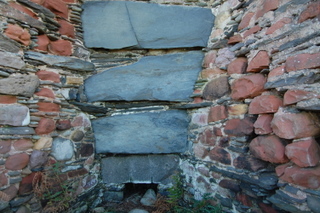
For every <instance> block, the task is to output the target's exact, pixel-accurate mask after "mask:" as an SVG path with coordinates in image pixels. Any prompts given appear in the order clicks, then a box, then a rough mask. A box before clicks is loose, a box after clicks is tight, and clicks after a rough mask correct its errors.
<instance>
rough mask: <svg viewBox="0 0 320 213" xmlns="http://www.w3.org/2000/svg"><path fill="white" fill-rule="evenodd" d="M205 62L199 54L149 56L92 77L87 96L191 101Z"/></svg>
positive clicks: (120, 99)
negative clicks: (202, 64)
mask: <svg viewBox="0 0 320 213" xmlns="http://www.w3.org/2000/svg"><path fill="white" fill-rule="evenodd" d="M202 60H203V53H202V52H199V51H192V52H187V53H175V54H167V55H163V56H147V57H144V58H141V59H140V60H139V61H138V62H136V63H134V64H131V65H128V66H123V67H117V68H112V69H109V70H106V71H104V72H101V73H99V74H97V75H93V76H91V77H89V78H88V79H86V81H85V93H86V95H87V97H88V101H89V102H94V101H142V100H149V101H190V100H191V98H190V95H191V94H192V93H193V87H194V84H195V81H196V79H197V77H198V73H199V72H200V71H201V69H202V67H201V63H202Z"/></svg>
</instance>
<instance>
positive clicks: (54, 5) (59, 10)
mask: <svg viewBox="0 0 320 213" xmlns="http://www.w3.org/2000/svg"><path fill="white" fill-rule="evenodd" d="M42 5H43V6H44V7H46V8H48V9H49V10H51V11H52V12H53V13H55V14H56V15H59V16H61V17H62V18H65V19H68V13H69V12H68V7H67V4H66V3H65V2H63V1H61V0H45V1H44V2H43V3H42Z"/></svg>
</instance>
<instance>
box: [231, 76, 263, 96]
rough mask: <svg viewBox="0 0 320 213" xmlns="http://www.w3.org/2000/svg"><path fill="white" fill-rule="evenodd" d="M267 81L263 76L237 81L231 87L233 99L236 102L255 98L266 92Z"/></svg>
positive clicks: (247, 77)
mask: <svg viewBox="0 0 320 213" xmlns="http://www.w3.org/2000/svg"><path fill="white" fill-rule="evenodd" d="M266 81H267V79H266V78H265V77H264V76H263V75H262V74H253V75H248V76H244V77H241V78H239V79H237V80H235V81H234V82H233V83H232V85H231V97H232V99H235V100H241V99H245V98H254V97H255V96H258V95H260V94H261V93H262V92H263V91H264V84H265V83H266Z"/></svg>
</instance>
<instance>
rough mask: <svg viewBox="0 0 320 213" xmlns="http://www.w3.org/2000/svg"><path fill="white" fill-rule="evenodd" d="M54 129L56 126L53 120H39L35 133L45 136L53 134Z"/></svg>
mask: <svg viewBox="0 0 320 213" xmlns="http://www.w3.org/2000/svg"><path fill="white" fill-rule="evenodd" d="M55 129H56V125H55V122H54V120H52V119H50V118H41V120H40V121H39V124H38V126H37V128H36V129H35V131H36V133H37V135H45V134H49V133H51V132H53V131H54V130H55Z"/></svg>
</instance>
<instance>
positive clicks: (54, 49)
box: [48, 40, 72, 56]
mask: <svg viewBox="0 0 320 213" xmlns="http://www.w3.org/2000/svg"><path fill="white" fill-rule="evenodd" d="M48 49H49V52H50V53H52V54H55V55H62V56H70V55H71V54H72V44H71V42H70V41H67V40H57V41H51V42H50V44H49V45H48Z"/></svg>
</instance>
